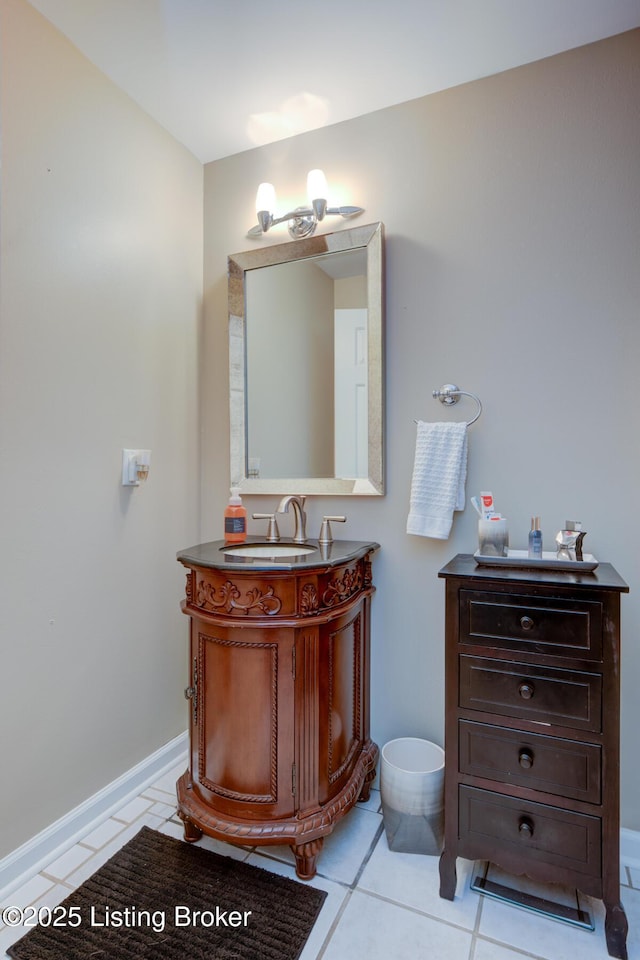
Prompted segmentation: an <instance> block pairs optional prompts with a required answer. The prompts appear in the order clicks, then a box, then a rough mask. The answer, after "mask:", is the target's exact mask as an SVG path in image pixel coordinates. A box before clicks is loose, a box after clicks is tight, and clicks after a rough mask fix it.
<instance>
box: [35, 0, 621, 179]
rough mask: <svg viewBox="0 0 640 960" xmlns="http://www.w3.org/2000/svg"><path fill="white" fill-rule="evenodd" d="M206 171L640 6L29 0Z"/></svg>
mask: <svg viewBox="0 0 640 960" xmlns="http://www.w3.org/2000/svg"><path fill="white" fill-rule="evenodd" d="M30 2H31V4H32V6H33V7H35V8H36V9H37V10H39V11H40V12H41V13H42V14H43V15H44V16H45V17H47V19H48V20H50V21H51V23H53V24H54V25H55V26H56V27H57V28H58V29H59V30H60V31H61V32H62V33H63V34H65V35H66V36H67V37H68V38H69V39H70V40H71V41H72V43H73V44H75V46H76V47H78V48H79V49H80V50H81V51H82V52H83V53H84V54H85V55H86V56H87V57H88V58H89V60H91V61H93V63H94V64H95V65H96V66H97V67H99V68H100V69H101V70H102V71H103V72H104V73H105V74H107V76H108V77H110V78H111V80H113V81H114V83H116V84H117V85H118V86H119V87H121V88H122V89H123V90H125V91H126V92H127V93H128V94H129V95H130V96H131V97H132V98H133V99H134V100H135V101H136V102H137V103H138V104H139V105H140V106H141V107H142V108H143V109H144V110H146V111H147V113H149V114H150V115H151V116H152V117H153V118H154V119H155V120H157V121H158V122H159V123H160V124H161V125H162V126H163V127H165V128H166V129H167V130H168V131H169V132H170V133H171V134H173V136H174V137H176V139H178V140H179V141H180V142H182V143H183V144H184V145H185V146H186V147H188V149H189V150H190V151H191V152H192V153H194V154H195V156H196V157H198V158H199V159H200V160H201V161H202V162H203V163H206V162H208V161H210V160H216V159H219V158H221V157H226V156H231V155H233V154H235V153H239V152H241V151H243V150H248V149H250V148H252V147H255V146H258V145H262V144H265V143H271V142H275V141H277V140H281V139H283V138H285V137H289V136H293V135H295V134H298V133H302V132H305V131H307V130H312V129H317V128H319V127H322V126H325V125H327V124H332V123H338V122H339V121H342V120H348V119H351V118H353V117H357V116H361V115H362V114H365V113H370V112H371V111H374V110H378V109H381V108H383V107H388V106H392V105H393V104H397V103H402V102H404V101H406V100H412V99H414V98H416V97H421V96H425V95H426V94H429V93H433V92H435V91H436V90H443V89H446V88H447V87H452V86H456V85H457V84H460V83H465V82H467V81H469V80H476V79H478V78H479V77H483V76H489V75H490V74H493V73H499V72H500V71H502V70H507V69H509V68H511V67H515V66H519V65H521V64H524V63H529V62H531V61H533V60H539V59H541V58H542V57H547V56H551V55H553V54H556V53H560V52H561V51H563V50H568V49H571V48H573V47H578V46H581V45H583V44H585V43H591V42H592V41H594V40H600V39H602V38H604V37H607V36H612V35H613V34H616V33H622V32H623V31H625V30H629V29H632V28H634V27H637V26H640V0H322V2H319V0H315V2H312V0H30Z"/></svg>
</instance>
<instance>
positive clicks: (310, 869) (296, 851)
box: [291, 837, 324, 880]
mask: <svg viewBox="0 0 640 960" xmlns="http://www.w3.org/2000/svg"><path fill="white" fill-rule="evenodd" d="M323 843H324V837H318V838H317V840H309V841H308V842H307V843H300V844H292V846H291V849H292V850H293V855H294V857H295V858H296V873H297V874H298V876H299V877H300V879H301V880H312V879H313V878H314V877H315V875H316V861H317V859H318V857H319V856H320V851H321V850H322V844H323Z"/></svg>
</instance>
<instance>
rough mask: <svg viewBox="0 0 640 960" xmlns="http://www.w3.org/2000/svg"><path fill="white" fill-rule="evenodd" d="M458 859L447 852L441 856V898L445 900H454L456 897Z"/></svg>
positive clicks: (443, 852)
mask: <svg viewBox="0 0 640 960" xmlns="http://www.w3.org/2000/svg"><path fill="white" fill-rule="evenodd" d="M457 879H458V878H457V872H456V858H455V856H452V855H451V854H450V853H448V852H447V848H446V847H445V849H444V850H443V851H442V854H441V855H440V896H441V897H442V899H443V900H453V899H454V897H455V895H456V883H457Z"/></svg>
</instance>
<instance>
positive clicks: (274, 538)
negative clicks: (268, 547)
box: [251, 513, 280, 543]
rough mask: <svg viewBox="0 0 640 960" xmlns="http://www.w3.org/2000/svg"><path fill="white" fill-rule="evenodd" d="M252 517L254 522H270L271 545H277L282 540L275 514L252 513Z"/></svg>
mask: <svg viewBox="0 0 640 960" xmlns="http://www.w3.org/2000/svg"><path fill="white" fill-rule="evenodd" d="M251 516H252V517H253V519H254V520H268V521H269V526H268V528H267V541H268V542H269V543H277V542H278V540H279V539H280V531H279V530H278V521H277V520H276V517H275V514H274V513H252V514H251Z"/></svg>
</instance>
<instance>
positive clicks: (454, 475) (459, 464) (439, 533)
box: [407, 420, 467, 540]
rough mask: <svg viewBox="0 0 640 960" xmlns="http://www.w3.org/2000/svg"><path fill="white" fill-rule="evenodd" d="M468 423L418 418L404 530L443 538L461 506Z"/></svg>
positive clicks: (461, 508) (465, 468)
mask: <svg viewBox="0 0 640 960" xmlns="http://www.w3.org/2000/svg"><path fill="white" fill-rule="evenodd" d="M466 479H467V424H466V423H465V422H464V421H462V422H453V423H424V422H423V421H422V420H419V421H418V430H417V437H416V453H415V461H414V466H413V478H412V480H411V499H410V505H409V517H408V520H407V533H415V534H417V535H418V536H421V537H434V538H435V539H436V540H446V539H447V538H448V536H449V533H450V532H451V524H452V523H453V511H454V510H464V504H465V492H464V485H465V481H466Z"/></svg>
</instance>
